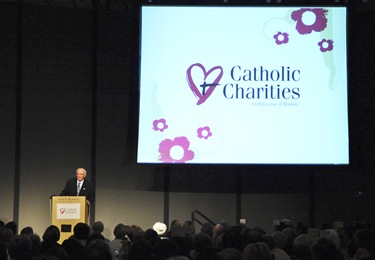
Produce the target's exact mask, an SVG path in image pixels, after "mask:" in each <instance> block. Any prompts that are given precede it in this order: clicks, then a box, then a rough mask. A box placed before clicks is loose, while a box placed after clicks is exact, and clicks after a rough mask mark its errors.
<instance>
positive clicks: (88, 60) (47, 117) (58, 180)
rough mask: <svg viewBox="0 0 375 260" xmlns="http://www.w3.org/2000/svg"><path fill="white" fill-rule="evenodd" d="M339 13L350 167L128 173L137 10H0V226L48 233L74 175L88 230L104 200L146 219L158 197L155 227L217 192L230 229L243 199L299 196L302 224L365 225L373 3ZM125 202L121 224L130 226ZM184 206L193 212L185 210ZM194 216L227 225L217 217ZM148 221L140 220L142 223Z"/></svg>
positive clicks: (96, 6) (18, 6) (88, 6)
mask: <svg viewBox="0 0 375 260" xmlns="http://www.w3.org/2000/svg"><path fill="white" fill-rule="evenodd" d="M242 2H243V1H242ZM327 2H328V1H320V2H316V1H315V2H314V3H316V4H319V3H322V4H323V3H324V4H327ZM154 3H156V4H158V3H157V2H156V1H154ZM175 3H178V1H175ZM207 3H209V2H207ZM213 3H215V4H216V3H218V4H222V2H219V1H214V2H213ZM237 3H239V1H236V2H233V1H229V2H228V4H237ZM253 3H254V4H262V5H266V4H267V3H266V2H264V3H263V1H257V2H253ZM299 3H300V2H299ZM306 3H307V4H309V3H310V2H306ZM246 4H248V3H246ZM283 4H285V2H284V3H283V2H281V3H280V4H279V5H283ZM301 4H302V3H301ZM332 4H333V5H334V4H342V3H337V2H335V1H332ZM270 5H278V3H276V1H271V3H270ZM347 5H348V35H349V37H348V46H349V51H348V57H349V61H348V64H349V122H350V164H349V165H348V166H311V165H298V166H297V165H294V166H293V165H292V166H287V165H273V166H270V165H137V164H136V149H137V148H136V146H137V120H138V66H139V64H138V51H139V50H138V44H139V39H138V36H139V6H140V2H138V1H133V0H123V1H120V0H106V1H104V0H103V1H99V0H98V1H96V0H92V1H88V0H59V1H58V0H45V1H42V0H30V1H26V0H25V1H15V0H14V1H0V15H1V17H2V19H1V20H2V22H1V23H0V37H1V38H0V180H1V182H0V218H4V219H8V220H10V219H12V220H13V219H14V220H16V221H17V222H18V223H20V225H22V224H23V225H27V223H28V221H29V216H30V214H32V215H33V216H35V219H38V216H39V215H38V214H42V215H43V216H44V215H47V217H45V216H44V217H43V218H42V220H41V221H42V222H38V221H37V220H35V222H36V223H35V225H36V226H40V228H41V229H42V228H43V226H44V225H47V224H48V223H46V222H48V198H49V196H50V195H53V194H58V193H59V192H60V191H61V189H62V187H63V185H64V183H65V180H66V179H67V178H68V177H71V176H73V175H74V171H75V169H76V168H77V167H85V168H86V169H87V170H88V172H89V178H91V179H92V180H93V181H94V182H95V183H96V189H97V196H98V201H97V203H96V206H95V207H96V208H94V211H93V213H92V214H91V216H90V218H91V221H94V220H95V219H97V218H98V217H99V218H102V219H103V218H104V219H106V218H105V217H104V215H105V214H108V210H110V209H108V208H106V207H104V205H105V204H106V201H104V198H105V200H110V201H111V203H112V204H111V205H112V206H113V205H122V204H125V205H127V204H126V203H128V202H127V200H131V201H132V203H134V204H139V203H141V204H142V203H145V204H144V208H143V209H142V210H140V211H139V212H147V213H146V214H145V215H149V214H150V213H149V211H152V210H153V207H154V206H153V205H154V204H153V202H152V203H151V202H149V198H148V199H145V198H146V197H147V196H148V195H145V197H142V196H143V195H139V194H144V192H146V193H147V192H148V193H149V192H151V193H152V194H157V195H156V197H158V201H157V202H156V203H159V204H160V203H161V205H158V213H157V218H158V219H159V220H160V219H161V220H164V221H165V222H169V221H170V219H171V218H173V217H174V216H173V214H174V213H173V212H175V211H176V212H178V207H181V211H183V207H184V203H185V202H186V198H184V199H183V201H181V202H178V201H177V202H174V197H173V194H177V193H180V194H191V196H193V195H192V194H201V195H202V200H205V199H206V200H207V204H208V205H211V204H212V202H213V201H214V202H215V203H217V202H218V201H216V200H217V198H213V196H215V195H216V194H227V195H228V198H229V199H228V201H227V200H226V199H223V198H222V197H220V196H219V197H220V200H221V199H223V200H224V201H223V203H224V204H228V205H230V206H228V207H230V208H231V211H232V213H230V217H229V218H230V219H232V220H233V222H235V221H238V218H239V217H241V216H243V215H244V212H246V207H247V206H246V205H247V202H246V200H245V198H244V197H243V196H244V195H245V194H276V195H277V194H279V195H280V196H284V195H286V196H289V195H292V196H294V197H296V198H302V200H303V204H304V205H305V208H304V211H303V212H304V213H303V214H300V215H301V216H302V215H303V216H304V217H303V218H304V221H306V222H307V223H308V224H309V225H311V226H317V225H319V224H320V223H322V222H324V221H333V220H342V221H344V222H345V223H351V222H353V221H359V220H366V221H372V220H373V219H374V214H375V205H374V203H375V190H374V188H373V186H374V181H375V177H374V153H375V152H374V151H375V149H374V148H375V143H374V128H375V122H374V121H375V117H374V94H375V90H374V89H373V88H374V87H375V84H374V83H375V79H374V57H375V53H374V50H375V37H374V36H375V33H374V31H375V30H374V25H375V18H374V17H375V16H374V14H375V8H374V6H375V4H374V1H349V2H347ZM133 192H136V193H134V194H136V195H134V194H133ZM138 192H140V193H138ZM154 192H155V193H154ZM129 193H131V194H133V195H134V196H132V197H131V199H129ZM148 193H147V194H148ZM137 196H138V197H137ZM139 196H140V197H139ZM178 196H179V195H176V198H177V197H178ZM186 196H187V197H189V196H190V195H186ZM205 196H206V197H207V198H206V197H205ZM151 197H152V196H151ZM226 198H227V197H226ZM288 198H289V197H288ZM261 199H264V198H263V197H261ZM144 200H145V201H148V202H144ZM219 202H220V201H219ZM129 203H130V202H129ZM132 203H130V204H129V205H128V207H131V208H132V209H133V213H132V214H133V215H134V216H133V218H130V220H129V221H133V219H138V218H139V216H136V215H137V214H139V212H138V211H137V210H135V209H134V207H135V206H134V204H132ZM264 203H265V204H267V203H270V204H269V205H270V207H272V205H273V204H272V201H266V200H265V201H263V202H262V203H261V204H264ZM291 203H292V202H291ZM190 204H192V205H190ZM286 204H288V202H286ZM31 205H33V206H32V207H31ZM40 205H43V206H40ZM175 205H178V207H177V208H176V207H175ZM189 205H190V206H189V207H188V208H189V210H190V208H193V209H194V202H190V203H189ZM114 207H116V206H114ZM104 208H105V210H104ZM275 208H277V207H275ZM286 208H288V207H286ZM35 209H37V210H35ZM295 210H296V211H298V209H295ZM35 211H38V213H35ZM123 211H124V212H122V211H120V212H118V213H119V215H121V214H124V215H126V214H128V213H127V212H129V208H126V209H123ZM203 211H204V212H206V213H207V214H208V215H210V216H212V215H214V216H218V215H220V214H222V215H225V214H224V213H222V212H221V209H220V207H218V208H215V209H211V208H209V206H207V208H206V211H205V210H204V209H203ZM130 212H131V210H130ZM215 212H216V213H215ZM259 214H260V213H259ZM293 214H296V215H298V214H299V213H293ZM276 215H279V216H280V215H283V216H284V215H286V214H278V213H277V212H273V216H270V217H269V218H270V219H272V218H275V216H276ZM286 216H287V215H286ZM183 217H184V218H186V219H187V218H189V217H190V216H189V215H188V216H186V215H184V216H183ZM259 217H262V216H259ZM217 218H218V217H217ZM154 219H156V217H155V218H153V217H152V216H148V217H145V220H143V223H145V224H144V225H149V224H150V223H152V222H153V220H154ZM109 220H110V219H108V221H109ZM33 221H34V220H33ZM155 221H156V220H155ZM141 222H142V221H141ZM29 225H31V224H29Z"/></svg>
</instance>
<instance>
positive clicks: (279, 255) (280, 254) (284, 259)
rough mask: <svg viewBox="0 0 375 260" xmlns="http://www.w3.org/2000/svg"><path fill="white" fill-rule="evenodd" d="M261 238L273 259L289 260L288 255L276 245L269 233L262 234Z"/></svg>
mask: <svg viewBox="0 0 375 260" xmlns="http://www.w3.org/2000/svg"><path fill="white" fill-rule="evenodd" d="M262 240H263V242H264V243H266V244H267V245H268V247H269V248H270V250H271V253H272V255H273V256H274V260H291V258H290V256H289V255H288V254H287V253H285V251H284V250H282V249H280V248H277V247H276V242H275V238H274V237H273V236H271V235H263V236H262Z"/></svg>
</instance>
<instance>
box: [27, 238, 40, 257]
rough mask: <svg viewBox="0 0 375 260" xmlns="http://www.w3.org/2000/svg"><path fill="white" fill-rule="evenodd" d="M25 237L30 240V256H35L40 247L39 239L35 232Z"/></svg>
mask: <svg viewBox="0 0 375 260" xmlns="http://www.w3.org/2000/svg"><path fill="white" fill-rule="evenodd" d="M27 237H28V238H29V239H30V241H31V256H33V257H36V256H38V255H39V252H40V248H41V244H40V242H41V240H40V237H39V236H38V235H37V234H29V235H27Z"/></svg>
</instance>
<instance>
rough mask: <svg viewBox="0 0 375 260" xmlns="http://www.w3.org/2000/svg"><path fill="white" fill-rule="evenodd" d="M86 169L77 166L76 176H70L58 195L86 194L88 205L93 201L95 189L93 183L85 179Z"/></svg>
mask: <svg viewBox="0 0 375 260" xmlns="http://www.w3.org/2000/svg"><path fill="white" fill-rule="evenodd" d="M86 175H87V173H86V170H85V169H84V168H78V169H77V170H76V178H70V179H69V180H68V181H67V182H66V184H65V187H64V189H63V190H62V192H61V193H60V196H86V199H87V204H88V205H90V204H92V203H94V201H95V191H94V185H93V183H92V182H91V181H90V180H88V179H86Z"/></svg>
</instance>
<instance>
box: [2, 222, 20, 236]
mask: <svg viewBox="0 0 375 260" xmlns="http://www.w3.org/2000/svg"><path fill="white" fill-rule="evenodd" d="M5 227H7V228H9V229H10V230H12V231H13V234H14V235H17V234H18V232H17V224H16V222H14V221H10V222H8V223H6V225H5Z"/></svg>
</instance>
